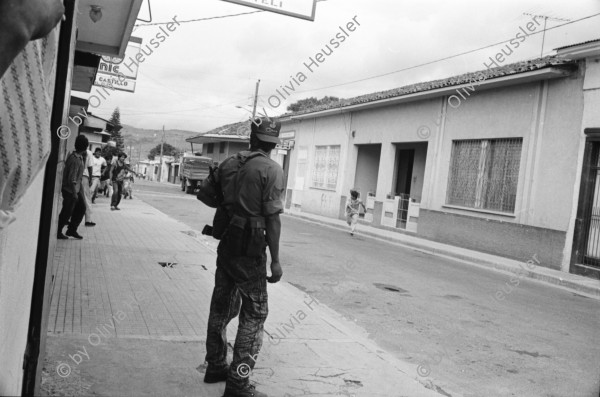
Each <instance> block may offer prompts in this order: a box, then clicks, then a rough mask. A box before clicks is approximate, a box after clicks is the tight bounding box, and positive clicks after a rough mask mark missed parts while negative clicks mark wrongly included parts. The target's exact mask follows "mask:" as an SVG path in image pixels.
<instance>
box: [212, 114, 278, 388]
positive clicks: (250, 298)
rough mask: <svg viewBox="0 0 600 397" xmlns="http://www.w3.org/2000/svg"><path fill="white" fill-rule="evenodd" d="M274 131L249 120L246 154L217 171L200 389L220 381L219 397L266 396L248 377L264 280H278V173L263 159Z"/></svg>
mask: <svg viewBox="0 0 600 397" xmlns="http://www.w3.org/2000/svg"><path fill="white" fill-rule="evenodd" d="M280 128H281V123H279V122H276V121H274V120H271V119H268V118H263V119H257V120H255V121H253V122H252V125H251V134H250V151H243V152H240V153H238V154H237V155H235V156H232V157H229V158H228V159H226V160H225V161H223V162H222V163H221V165H220V166H219V169H218V170H217V171H216V174H217V175H216V179H217V180H218V184H220V188H221V192H222V194H223V202H222V208H223V210H224V212H225V213H226V214H227V217H228V222H227V223H226V224H227V225H228V226H227V229H226V231H225V233H224V235H223V237H222V240H221V242H220V243H219V246H218V248H217V254H218V256H217V270H216V273H215V287H214V290H213V294H212V299H211V303H210V315H209V318H208V330H207V336H206V362H207V363H208V366H207V368H206V374H205V377H204V382H206V383H216V382H220V381H226V382H227V383H226V387H225V394H224V395H223V397H266V395H265V394H264V393H260V392H258V391H256V390H255V388H254V386H252V385H251V384H250V381H249V376H250V373H251V371H252V369H253V368H254V364H255V362H256V360H257V358H258V353H259V351H260V348H261V346H262V340H263V331H264V323H265V320H266V319H267V314H268V303H267V281H268V282H270V283H276V282H278V281H279V280H280V279H281V276H282V274H283V272H282V270H281V265H280V263H279V236H280V233H281V221H280V219H279V214H280V213H282V212H283V203H282V200H281V199H282V195H283V190H284V185H283V170H282V169H281V166H279V164H277V163H276V162H275V161H273V160H271V159H270V158H269V153H270V152H271V150H273V148H274V147H275V145H276V144H277V143H279V138H278V137H279V130H280ZM267 246H268V247H269V251H270V253H271V274H272V275H271V276H270V277H267V268H266V265H267V253H266V247H267ZM240 305H241V306H240ZM238 313H239V325H238V331H237V336H236V339H235V345H234V347H233V360H232V362H231V365H227V361H226V357H227V339H226V336H227V325H228V324H229V322H230V321H231V320H232V319H233V318H235V317H236V316H237V315H238Z"/></svg>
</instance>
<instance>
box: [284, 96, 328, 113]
mask: <svg viewBox="0 0 600 397" xmlns="http://www.w3.org/2000/svg"><path fill="white" fill-rule="evenodd" d="M339 101H340V98H337V97H334V96H324V97H323V98H321V99H317V98H315V97H310V98H306V99H300V100H299V101H298V102H294V103H292V104H291V105H289V106H288V107H287V110H289V111H290V112H299V111H302V110H308V109H312V108H314V107H317V106H320V105H328V104H330V103H332V102H339Z"/></svg>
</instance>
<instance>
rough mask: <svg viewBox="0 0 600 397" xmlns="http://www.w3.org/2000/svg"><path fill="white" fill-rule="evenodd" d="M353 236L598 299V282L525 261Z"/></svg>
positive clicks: (384, 235) (395, 238)
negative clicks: (537, 281)
mask: <svg viewBox="0 0 600 397" xmlns="http://www.w3.org/2000/svg"><path fill="white" fill-rule="evenodd" d="M286 215H290V216H293V217H296V218H299V219H303V220H306V221H310V222H315V223H318V224H321V225H325V226H330V227H334V228H337V229H342V230H348V225H347V224H346V222H345V221H343V220H340V219H333V218H328V217H325V216H320V215H314V214H308V213H304V212H296V211H287V212H286ZM356 234H362V235H364V236H369V237H373V238H378V239H382V240H386V241H390V242H393V243H396V244H399V245H403V246H405V247H408V248H411V249H414V250H417V251H422V252H426V253H429V254H432V255H437V256H441V257H445V258H450V259H456V260H459V261H461V262H464V263H468V264H472V265H475V266H482V267H486V268H490V269H495V270H499V271H504V272H509V273H516V274H519V275H520V277H528V278H530V279H534V280H539V281H542V282H545V283H549V284H554V285H556V286H559V287H562V288H566V289H569V290H571V291H574V292H577V293H579V294H583V295H585V296H587V297H590V298H595V299H600V280H595V279H591V278H588V277H583V276H579V275H576V274H571V273H565V272H561V271H558V270H553V269H548V268H546V267H542V266H533V265H526V263H525V262H526V261H523V262H520V261H516V260H512V259H508V258H503V257H500V256H496V255H490V254H486V253H483V252H479V251H474V250H469V249H466V248H461V247H456V246H453V245H448V244H442V243H438V242H435V241H431V240H427V239H424V238H420V237H416V236H412V235H409V234H405V233H400V232H394V231H390V230H386V229H379V228H376V227H373V226H370V225H368V224H367V223H366V222H360V223H359V225H358V227H357V232H356Z"/></svg>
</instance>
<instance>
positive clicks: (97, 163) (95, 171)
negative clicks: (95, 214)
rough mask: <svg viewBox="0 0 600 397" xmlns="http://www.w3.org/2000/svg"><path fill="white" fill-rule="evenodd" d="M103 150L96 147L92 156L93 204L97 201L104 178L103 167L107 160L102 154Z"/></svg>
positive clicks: (91, 188)
mask: <svg viewBox="0 0 600 397" xmlns="http://www.w3.org/2000/svg"><path fill="white" fill-rule="evenodd" d="M101 152H102V150H101V149H100V148H96V150H94V157H92V186H91V187H90V190H91V192H92V204H94V203H95V201H96V196H97V195H98V189H99V188H100V178H102V168H104V167H106V160H104V157H102V156H100V154H101Z"/></svg>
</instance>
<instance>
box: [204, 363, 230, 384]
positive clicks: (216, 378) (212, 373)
mask: <svg viewBox="0 0 600 397" xmlns="http://www.w3.org/2000/svg"><path fill="white" fill-rule="evenodd" d="M228 373H229V365H226V366H224V367H220V368H216V367H214V366H211V365H209V366H208V367H206V372H205V373H204V383H218V382H225V381H226V380H227V374H228Z"/></svg>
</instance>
